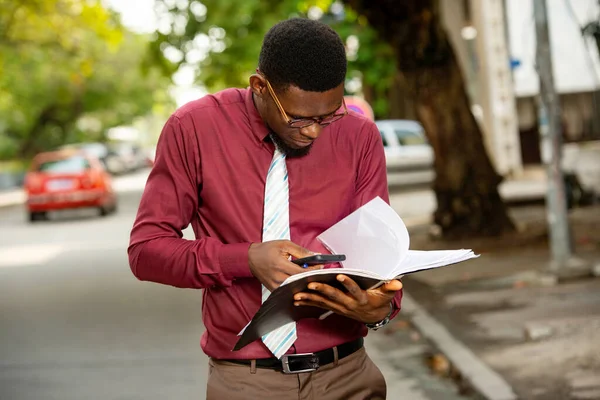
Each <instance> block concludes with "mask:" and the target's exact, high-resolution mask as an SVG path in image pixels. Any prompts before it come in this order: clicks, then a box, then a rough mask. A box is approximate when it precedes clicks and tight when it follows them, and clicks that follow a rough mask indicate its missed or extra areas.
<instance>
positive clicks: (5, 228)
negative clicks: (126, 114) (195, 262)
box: [0, 192, 207, 400]
mask: <svg viewBox="0 0 600 400" xmlns="http://www.w3.org/2000/svg"><path fill="white" fill-rule="evenodd" d="M139 196H140V194H139V192H137V193H136V192H132V193H124V194H122V195H121V199H120V200H121V203H120V207H121V209H120V211H119V213H118V214H116V215H112V216H109V217H106V218H99V217H97V216H95V215H94V213H93V212H92V213H76V214H70V215H62V216H61V218H60V219H57V220H54V221H51V222H48V223H42V224H36V225H30V224H28V223H26V222H25V214H24V212H23V210H22V209H21V207H19V206H15V207H7V208H0V237H1V238H2V240H1V244H0V254H2V257H0V326H1V329H0V399H2V400H5V399H6V400H20V399H27V400H31V399H56V400H69V399H78V400H79V399H151V398H155V399H167V398H177V399H192V398H195V399H202V398H204V391H205V385H206V376H207V369H206V356H205V355H204V354H203V353H202V350H201V349H200V346H199V340H200V336H201V334H202V331H203V329H204V328H203V325H202V318H201V313H200V305H201V292H200V291H193V290H178V289H174V288H170V287H165V286H161V285H155V284H150V283H141V282H139V281H137V280H136V279H135V278H134V277H133V275H132V274H131V272H130V270H129V267H128V264H127V256H126V245H127V241H128V232H129V229H130V228H131V223H132V222H133V218H134V216H135V210H136V208H137V204H138V202H139Z"/></svg>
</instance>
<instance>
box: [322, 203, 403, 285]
mask: <svg viewBox="0 0 600 400" xmlns="http://www.w3.org/2000/svg"><path fill="white" fill-rule="evenodd" d="M317 239H319V240H320V241H321V242H322V243H323V245H325V246H326V247H327V248H328V249H329V250H330V251H331V252H332V253H334V254H345V255H346V261H343V262H342V265H343V266H344V268H351V269H362V270H367V271H370V272H373V273H375V274H377V275H379V276H382V277H386V276H390V274H391V273H393V271H394V270H395V269H396V267H397V266H398V265H399V264H400V262H401V261H402V260H403V259H404V258H405V257H406V254H407V253H408V247H409V237H408V230H407V229H406V226H405V225H404V222H403V221H402V219H401V218H400V217H399V216H398V214H397V213H396V212H395V211H394V209H393V208H391V207H390V206H389V205H388V204H387V203H386V202H385V201H383V200H382V199H381V198H380V197H376V198H375V199H373V200H371V201H370V202H368V203H367V204H365V205H363V206H362V207H360V208H359V209H358V210H356V211H354V212H353V213H352V214H350V215H348V216H347V217H346V218H344V219H342V220H341V221H340V222H338V223H337V224H335V225H333V226H332V227H331V228H329V229H328V230H326V231H325V232H323V233H322V234H321V235H319V236H318V237H317Z"/></svg>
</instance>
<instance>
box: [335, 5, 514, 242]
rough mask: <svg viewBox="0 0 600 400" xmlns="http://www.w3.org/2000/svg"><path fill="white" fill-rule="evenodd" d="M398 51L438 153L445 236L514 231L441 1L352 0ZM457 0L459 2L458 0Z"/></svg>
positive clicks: (436, 184) (436, 185)
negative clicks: (444, 22)
mask: <svg viewBox="0 0 600 400" xmlns="http://www.w3.org/2000/svg"><path fill="white" fill-rule="evenodd" d="M346 1H347V3H348V4H349V5H351V6H352V7H353V8H354V9H355V10H357V11H358V12H359V13H360V14H362V15H364V16H366V17H367V19H368V20H369V23H370V24H371V26H372V27H373V28H374V29H375V30H377V31H378V32H379V34H380V36H381V37H382V38H383V39H384V40H386V41H388V42H389V43H390V44H391V45H392V46H393V48H394V49H395V50H396V53H397V59H398V66H399V69H400V72H401V73H402V76H403V78H404V85H405V87H406V93H407V95H409V96H410V97H411V100H412V104H413V106H414V112H415V115H416V117H417V119H418V120H419V121H420V122H421V123H422V124H423V127H424V128H425V131H426V134H427V137H428V139H429V141H430V143H431V145H432V147H433V150H434V154H435V161H434V166H435V172H436V178H435V182H434V190H435V194H436V198H437V210H436V212H435V215H434V219H435V222H436V224H438V225H439V226H440V227H441V229H442V233H443V235H444V236H445V237H448V238H455V237H469V236H482V235H486V236H494V235H500V234H502V233H504V232H509V231H513V230H514V224H513V223H512V221H511V220H510V218H509V216H508V213H507V209H506V207H505V205H504V203H503V201H502V199H501V197H500V195H499V193H498V184H499V183H500V182H501V181H502V178H501V177H500V176H499V175H498V174H497V173H496V171H495V170H494V167H493V166H492V164H491V162H490V159H489V157H488V154H487V152H486V150H485V147H484V144H483V137H482V134H481V131H480V130H479V126H478V125H477V122H476V121H475V118H474V117H473V114H472V113H471V108H470V104H469V99H468V96H467V93H466V90H465V85H464V79H463V76H462V73H461V71H460V67H459V65H458V63H457V60H456V58H455V55H454V52H453V49H452V47H451V46H450V43H449V41H448V37H447V34H446V32H445V30H444V29H443V27H442V25H441V21H440V16H439V3H438V0H402V1H398V0H346ZM457 4H459V3H458V2H457Z"/></svg>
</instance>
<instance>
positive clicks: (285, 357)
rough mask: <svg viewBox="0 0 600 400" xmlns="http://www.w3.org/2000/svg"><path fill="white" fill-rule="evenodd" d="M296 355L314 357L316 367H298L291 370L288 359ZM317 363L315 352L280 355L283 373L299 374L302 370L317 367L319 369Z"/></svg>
mask: <svg viewBox="0 0 600 400" xmlns="http://www.w3.org/2000/svg"><path fill="white" fill-rule="evenodd" d="M296 357H314V359H315V362H316V363H317V367H316V368H306V369H299V370H291V369H290V361H289V360H290V358H296ZM318 364H319V359H318V357H317V356H316V355H315V353H303V354H284V355H283V356H281V367H282V369H283V373H284V374H300V373H303V372H312V371H316V370H317V369H319V366H318Z"/></svg>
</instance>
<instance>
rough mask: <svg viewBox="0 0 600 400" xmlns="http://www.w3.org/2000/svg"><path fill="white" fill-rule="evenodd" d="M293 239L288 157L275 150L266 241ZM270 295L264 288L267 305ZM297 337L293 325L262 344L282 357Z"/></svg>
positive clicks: (266, 212)
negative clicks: (291, 235)
mask: <svg viewBox="0 0 600 400" xmlns="http://www.w3.org/2000/svg"><path fill="white" fill-rule="evenodd" d="M289 238H290V212H289V187H288V174H287V168H286V165H285V154H283V153H281V151H279V149H278V148H277V147H275V154H273V160H272V161H271V166H270V167H269V172H268V173H267V183H266V185H265V201H264V218H263V232H262V241H263V242H267V241H270V240H284V239H288V240H289ZM270 294H271V292H269V290H268V289H267V288H266V287H264V286H262V302H263V303H264V302H265V300H266V299H267V298H268V297H269V295H270ZM296 338H297V336H296V323H295V322H290V323H288V324H285V325H284V326H282V327H279V328H277V329H275V330H274V331H272V332H269V333H267V334H266V335H263V337H262V341H263V343H264V344H265V345H266V346H267V348H268V349H269V350H270V351H271V353H273V355H274V356H275V357H277V358H280V357H281V356H282V355H284V354H285V353H286V351H288V349H289V348H290V346H291V345H292V344H293V343H294V342H295V341H296Z"/></svg>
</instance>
